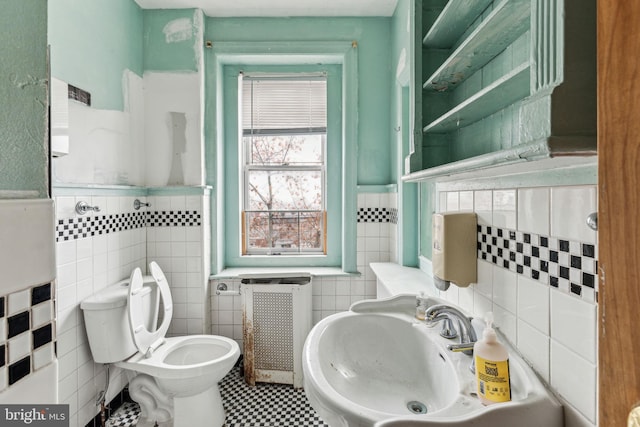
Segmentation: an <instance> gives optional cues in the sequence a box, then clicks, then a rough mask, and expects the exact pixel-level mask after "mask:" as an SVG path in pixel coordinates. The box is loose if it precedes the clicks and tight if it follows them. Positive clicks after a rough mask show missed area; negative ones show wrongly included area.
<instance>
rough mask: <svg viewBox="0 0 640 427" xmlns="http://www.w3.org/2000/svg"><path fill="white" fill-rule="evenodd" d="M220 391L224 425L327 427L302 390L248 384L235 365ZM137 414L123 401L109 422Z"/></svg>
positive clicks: (126, 424)
mask: <svg viewBox="0 0 640 427" xmlns="http://www.w3.org/2000/svg"><path fill="white" fill-rule="evenodd" d="M220 394H221V395H222V405H223V406H224V409H225V412H226V413H227V420H226V424H225V426H226V427H307V426H313V427H316V426H318V427H328V425H327V424H325V423H324V422H323V421H322V420H321V419H320V417H318V415H317V414H316V413H315V411H314V410H313V408H312V407H311V405H309V402H308V401H307V397H306V396H305V394H304V391H303V390H294V389H293V387H291V386H290V385H284V384H258V385H256V386H255V387H250V386H248V385H247V384H246V383H245V382H244V379H243V378H242V377H241V376H240V369H239V368H238V367H236V368H234V369H233V370H231V372H229V373H228V374H227V376H226V377H224V378H223V379H222V381H221V382H220ZM138 417H139V409H138V406H137V404H131V403H125V404H124V405H123V406H122V407H121V408H120V409H118V410H117V411H116V412H114V414H113V415H112V417H111V418H110V419H109V424H108V425H109V426H118V427H132V426H135V425H136V423H137V421H138ZM177 427H180V426H177Z"/></svg>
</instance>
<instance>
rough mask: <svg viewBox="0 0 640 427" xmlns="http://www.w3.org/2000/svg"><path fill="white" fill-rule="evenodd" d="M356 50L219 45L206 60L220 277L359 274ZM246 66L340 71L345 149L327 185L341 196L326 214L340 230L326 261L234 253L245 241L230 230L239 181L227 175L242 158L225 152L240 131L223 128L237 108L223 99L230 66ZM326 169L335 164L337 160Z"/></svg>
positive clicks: (305, 44)
mask: <svg viewBox="0 0 640 427" xmlns="http://www.w3.org/2000/svg"><path fill="white" fill-rule="evenodd" d="M357 50H358V49H357V44H356V43H353V42H351V41H299V42H298V41H294V42H291V41H287V42H278V41H275V42H272V41H267V42H254V41H252V42H245V41H240V42H216V43H213V45H212V46H211V49H210V50H208V52H210V54H207V55H206V56H205V67H206V70H207V72H206V76H205V85H206V91H207V97H206V99H205V115H206V116H207V117H212V118H214V120H205V122H204V123H205V129H204V133H205V162H206V163H205V166H206V172H207V173H206V183H207V185H209V186H211V187H213V189H214V190H213V196H212V198H211V205H210V206H211V212H212V215H211V216H210V218H211V231H210V235H211V251H210V259H211V272H212V274H219V273H221V272H223V270H225V269H227V268H234V267H236V268H243V267H244V268H247V267H291V268H295V267H303V268H304V267H337V268H340V269H341V270H342V271H344V272H347V273H357V257H356V249H357V247H356V240H357V239H356V225H357V224H356V213H357V202H356V200H357V198H356V195H357V144H358V55H357ZM246 64H253V65H255V66H261V67H262V66H266V67H269V66H272V65H273V64H280V65H281V66H289V67H296V68H301V67H302V68H304V67H316V69H317V68H318V64H321V67H338V70H337V73H338V75H337V83H336V86H337V90H339V91H340V93H341V97H340V100H338V102H339V107H338V110H339V111H338V112H337V114H338V115H339V117H340V124H339V125H336V126H337V127H338V128H337V129H335V131H336V132H337V135H338V136H339V140H340V144H341V147H338V150H339V152H340V154H339V161H338V163H339V164H336V166H337V168H338V173H337V174H332V172H331V171H328V172H327V181H328V185H332V184H331V183H330V182H329V181H331V180H337V181H336V182H337V187H339V188H340V195H339V200H338V203H337V204H336V206H333V208H329V209H328V214H329V215H334V216H335V218H336V221H335V222H336V224H335V225H336V228H335V230H334V232H331V231H330V232H329V233H328V247H329V249H331V248H332V247H333V248H334V250H333V251H331V250H330V251H329V253H328V254H327V256H324V257H319V256H298V257H285V256H283V257H281V258H276V257H271V258H267V257H244V258H240V257H239V256H237V254H238V253H239V250H236V249H238V248H237V247H235V246H234V245H233V243H232V241H233V239H234V238H235V239H237V241H238V242H239V239H240V236H239V235H238V236H237V237H236V236H235V234H236V233H237V228H236V229H234V227H233V226H231V225H230V223H231V222H233V218H231V217H230V214H229V212H230V211H229V209H228V208H229V206H228V204H227V199H226V194H227V193H229V190H228V187H229V185H230V184H233V181H237V180H238V179H240V177H237V176H233V174H230V172H229V167H230V168H231V169H233V168H237V167H239V164H238V162H239V159H237V156H236V158H235V160H234V158H233V157H232V156H229V153H228V152H229V151H230V150H228V148H227V147H226V141H225V136H226V132H227V131H228V127H229V126H235V127H236V128H237V122H236V124H229V123H226V122H225V114H226V111H225V109H226V108H229V107H231V108H235V106H234V105H225V98H226V97H227V93H228V92H229V90H230V88H229V87H227V85H225V79H226V76H225V67H227V66H229V65H235V66H239V67H244V66H245V65H246ZM236 80H237V79H236ZM236 84H237V83H236ZM236 89H237V87H236ZM329 90H330V91H331V89H329ZM329 145H330V143H329ZM346 159H348V160H346ZM230 162H231V163H234V162H235V164H230ZM328 164H329V165H330V164H332V160H331V157H330V158H329V160H328ZM334 185H335V183H334ZM231 212H233V209H232V210H231ZM237 234H239V233H237ZM227 237H230V239H228V238H227ZM230 242H231V243H230ZM246 258H251V259H248V260H247V259H246Z"/></svg>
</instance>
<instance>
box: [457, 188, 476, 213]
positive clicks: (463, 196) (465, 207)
mask: <svg viewBox="0 0 640 427" xmlns="http://www.w3.org/2000/svg"><path fill="white" fill-rule="evenodd" d="M458 207H459V209H460V210H461V211H473V191H461V192H460V196H459V206H458Z"/></svg>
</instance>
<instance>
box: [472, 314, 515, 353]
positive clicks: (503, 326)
mask: <svg viewBox="0 0 640 427" xmlns="http://www.w3.org/2000/svg"><path fill="white" fill-rule="evenodd" d="M487 311H488V310H487ZM485 313H486V311H485V312H481V313H477V315H478V317H480V318H481V319H484V315H485ZM493 319H494V324H495V325H496V327H497V328H498V329H499V330H500V332H502V333H503V334H504V335H505V337H506V338H507V339H508V340H509V342H510V343H512V344H513V345H516V343H517V337H518V329H517V318H516V315H515V314H513V313H512V312H510V311H507V310H505V309H504V308H502V307H500V306H499V305H496V304H494V305H493Z"/></svg>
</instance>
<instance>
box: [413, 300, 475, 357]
mask: <svg viewBox="0 0 640 427" xmlns="http://www.w3.org/2000/svg"><path fill="white" fill-rule="evenodd" d="M439 321H444V323H443V328H442V331H441V332H440V335H442V336H443V337H445V338H454V337H455V336H456V335H460V344H458V345H450V346H449V350H451V351H462V352H463V353H464V354H467V355H469V356H471V355H473V344H474V343H475V342H476V341H477V340H478V337H477V336H476V331H475V330H474V329H473V326H472V325H471V319H470V318H469V317H467V316H465V315H464V314H463V313H462V312H461V311H460V310H458V309H457V308H454V307H451V306H450V305H447V304H436V305H432V306H431V307H429V308H427V310H426V311H425V322H426V324H427V325H428V326H433V325H435V324H436V323H438V322H439ZM455 321H457V322H455ZM454 323H457V331H458V334H454V333H452V327H453V324H454Z"/></svg>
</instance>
